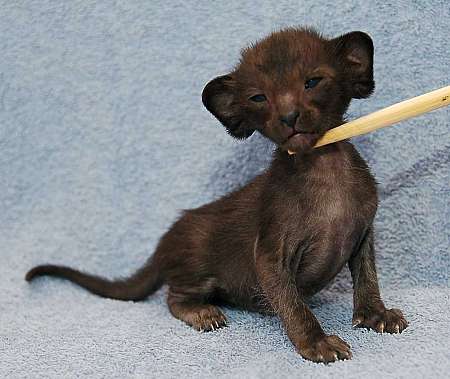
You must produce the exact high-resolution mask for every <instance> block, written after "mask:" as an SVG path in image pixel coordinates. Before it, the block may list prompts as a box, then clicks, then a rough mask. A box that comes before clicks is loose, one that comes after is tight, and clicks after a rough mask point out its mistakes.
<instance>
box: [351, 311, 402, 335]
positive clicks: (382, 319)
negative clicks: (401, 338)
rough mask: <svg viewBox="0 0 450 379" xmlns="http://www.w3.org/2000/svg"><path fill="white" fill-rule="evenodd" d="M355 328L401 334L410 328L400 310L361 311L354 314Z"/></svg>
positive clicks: (353, 322)
mask: <svg viewBox="0 0 450 379" xmlns="http://www.w3.org/2000/svg"><path fill="white" fill-rule="evenodd" d="M352 325H353V327H354V328H367V329H373V330H375V331H377V332H378V333H385V332H386V333H401V332H403V330H405V329H406V328H407V327H408V321H406V319H405V317H404V316H403V313H402V311H401V310H400V309H394V308H393V309H377V310H374V309H369V308H367V309H366V308H364V309H359V310H357V311H355V313H354V314H353V321H352Z"/></svg>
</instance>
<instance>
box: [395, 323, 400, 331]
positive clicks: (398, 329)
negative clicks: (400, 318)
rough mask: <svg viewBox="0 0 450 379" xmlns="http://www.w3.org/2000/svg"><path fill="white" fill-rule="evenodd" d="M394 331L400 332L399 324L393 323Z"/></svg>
mask: <svg viewBox="0 0 450 379" xmlns="http://www.w3.org/2000/svg"><path fill="white" fill-rule="evenodd" d="M395 332H396V333H400V326H399V325H398V324H397V325H395Z"/></svg>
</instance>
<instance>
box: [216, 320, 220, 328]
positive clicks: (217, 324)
mask: <svg viewBox="0 0 450 379" xmlns="http://www.w3.org/2000/svg"><path fill="white" fill-rule="evenodd" d="M215 323H216V327H217V329H219V328H220V326H219V323H218V322H217V321H215Z"/></svg>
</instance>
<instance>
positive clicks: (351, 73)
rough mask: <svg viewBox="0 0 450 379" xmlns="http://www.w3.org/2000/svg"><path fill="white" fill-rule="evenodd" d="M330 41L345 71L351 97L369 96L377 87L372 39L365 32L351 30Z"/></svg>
mask: <svg viewBox="0 0 450 379" xmlns="http://www.w3.org/2000/svg"><path fill="white" fill-rule="evenodd" d="M330 42H331V43H332V44H333V48H334V51H335V53H336V54H337V59H338V62H339V65H340V67H341V69H342V70H343V72H344V73H345V80H346V82H347V84H348V89H349V91H350V95H351V97H353V98H356V99H361V98H365V97H369V96H370V95H371V94H372V92H373V90H374V88H375V82H374V81H373V42H372V39H371V38H370V37H369V35H367V34H366V33H364V32H351V33H348V34H344V35H343V36H340V37H338V38H335V39H332V40H331V41H330Z"/></svg>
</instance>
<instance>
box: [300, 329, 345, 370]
mask: <svg viewBox="0 0 450 379" xmlns="http://www.w3.org/2000/svg"><path fill="white" fill-rule="evenodd" d="M300 354H301V356H302V357H303V358H305V359H309V360H310V361H313V362H323V363H330V362H335V361H337V360H344V359H351V357H352V352H351V351H350V345H349V344H348V343H347V342H345V341H343V340H342V339H340V338H339V337H338V336H334V335H331V336H323V337H321V338H318V339H317V340H316V341H315V342H313V343H311V344H309V345H308V346H307V347H305V348H302V349H300Z"/></svg>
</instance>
